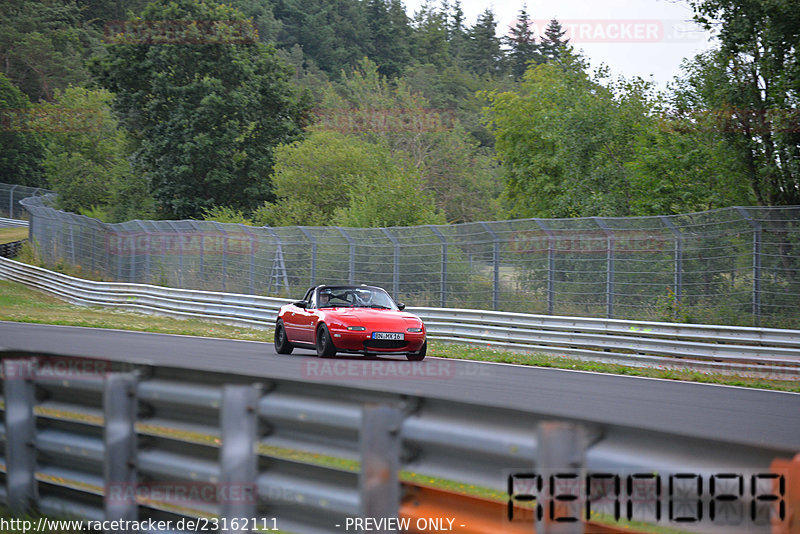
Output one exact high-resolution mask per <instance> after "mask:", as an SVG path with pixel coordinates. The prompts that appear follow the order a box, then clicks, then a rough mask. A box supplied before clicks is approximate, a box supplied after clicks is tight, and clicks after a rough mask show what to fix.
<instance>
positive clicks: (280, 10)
mask: <svg viewBox="0 0 800 534" xmlns="http://www.w3.org/2000/svg"><path fill="white" fill-rule="evenodd" d="M273 11H274V14H275V17H276V18H277V19H278V20H279V21H280V22H281V31H280V33H279V34H278V44H279V45H280V46H281V47H282V48H291V47H292V46H294V45H296V44H297V45H300V46H301V47H302V48H303V52H304V53H305V54H306V56H307V57H309V58H311V59H312V60H313V61H314V63H315V64H316V65H318V66H319V68H320V69H322V70H323V71H324V72H326V73H328V74H329V75H330V76H331V77H333V78H336V77H338V76H339V74H340V73H341V71H342V70H349V69H350V68H351V67H352V66H353V65H355V64H356V62H358V60H360V59H361V58H362V57H364V56H366V55H368V54H369V41H370V35H369V24H368V20H367V12H366V9H365V6H364V4H363V3H362V2H360V1H358V0H276V1H275V3H274V8H273Z"/></svg>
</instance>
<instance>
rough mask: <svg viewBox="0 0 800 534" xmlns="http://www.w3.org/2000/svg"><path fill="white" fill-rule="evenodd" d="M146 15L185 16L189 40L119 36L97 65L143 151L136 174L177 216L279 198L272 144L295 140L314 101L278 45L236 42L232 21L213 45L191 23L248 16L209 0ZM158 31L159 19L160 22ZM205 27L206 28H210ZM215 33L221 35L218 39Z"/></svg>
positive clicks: (179, 1) (182, 1)
mask: <svg viewBox="0 0 800 534" xmlns="http://www.w3.org/2000/svg"><path fill="white" fill-rule="evenodd" d="M138 20H140V21H142V24H143V25H144V27H147V26H146V24H147V22H146V21H165V20H168V21H186V23H185V25H184V29H185V31H186V32H187V34H186V36H187V42H186V43H185V44H158V42H157V41H158V39H159V38H160V37H161V36H160V35H159V34H155V35H154V36H153V39H154V42H153V43H152V44H140V43H139V42H133V43H126V42H125V36H124V35H120V36H118V37H116V40H115V41H114V44H110V45H109V46H108V47H107V54H106V55H105V56H104V57H101V58H100V59H99V60H97V61H96V62H95V63H94V70H95V73H96V76H97V78H98V81H99V82H100V83H101V84H102V85H103V86H104V87H105V88H107V89H108V90H110V91H112V92H114V93H115V99H114V110H115V111H116V113H117V115H118V117H119V120H120V123H121V124H122V125H123V126H124V127H125V128H126V129H127V130H128V132H129V133H130V135H131V136H133V137H134V138H135V139H136V141H137V143H138V148H137V150H136V152H135V153H134V155H133V159H132V161H133V167H134V172H137V173H140V174H141V175H142V176H144V177H145V178H146V180H147V181H148V183H149V184H150V187H151V191H152V194H153V197H154V198H155V200H156V203H157V208H158V209H159V211H160V213H161V214H162V215H163V216H167V217H172V218H186V217H198V216H200V215H201V214H202V212H203V210H204V209H207V208H210V207H213V206H229V207H231V208H234V209H240V210H245V211H247V210H251V209H254V208H255V207H256V206H258V205H259V204H261V203H263V202H264V200H269V199H271V198H274V197H273V194H272V186H271V184H270V181H269V176H270V174H271V172H272V165H273V148H274V147H275V146H276V145H278V144H280V143H286V142H290V141H292V140H293V139H296V138H297V137H298V136H299V135H300V133H301V130H300V121H301V119H302V117H303V114H304V110H305V109H306V103H305V101H304V99H303V98H301V97H300V96H299V95H298V94H297V93H296V91H295V90H294V89H293V88H292V86H291V84H290V82H289V80H290V77H291V72H290V71H289V69H288V68H287V67H286V66H285V65H284V64H282V63H280V62H279V61H278V60H277V59H276V57H275V51H274V49H273V48H272V47H270V46H267V45H264V44H262V43H259V42H251V43H245V44H237V43H229V42H227V41H226V38H225V35H226V34H225V32H226V31H233V29H235V28H236V26H234V27H233V28H232V27H231V26H229V25H228V23H227V22H220V23H219V24H218V25H217V26H215V27H214V31H215V32H217V33H214V34H213V35H211V37H210V39H211V42H210V43H208V44H206V42H205V41H204V39H205V38H204V37H203V35H202V34H201V33H200V30H201V29H202V30H203V31H208V30H207V27H208V23H207V22H204V23H203V24H204V26H200V25H197V24H195V23H194V22H193V21H241V20H244V19H243V17H242V15H241V13H239V12H238V11H236V10H234V9H232V8H230V7H228V6H224V5H217V4H210V3H205V2H204V1H202V0H176V1H174V2H171V3H170V4H168V5H158V4H150V5H148V7H147V8H146V9H145V10H144V12H143V19H138ZM150 27H151V28H154V30H153V31H155V30H158V28H159V25H158V23H157V22H156V23H153V24H152V25H151V26H150ZM204 28H205V29H204ZM215 36H221V37H219V38H217V40H216V41H215V40H214V38H215Z"/></svg>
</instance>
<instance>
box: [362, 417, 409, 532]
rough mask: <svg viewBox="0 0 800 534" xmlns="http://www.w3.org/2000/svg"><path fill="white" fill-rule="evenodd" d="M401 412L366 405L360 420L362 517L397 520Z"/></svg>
mask: <svg viewBox="0 0 800 534" xmlns="http://www.w3.org/2000/svg"><path fill="white" fill-rule="evenodd" d="M402 422H403V412H402V410H401V409H400V407H399V406H396V405H392V404H377V403H367V404H366V405H365V406H364V410H363V412H362V416H361V436H360V448H361V474H360V477H359V491H360V495H361V514H360V515H361V516H362V517H397V512H398V510H399V507H400V481H399V480H398V472H399V470H400V452H401V440H400V427H401V424H402Z"/></svg>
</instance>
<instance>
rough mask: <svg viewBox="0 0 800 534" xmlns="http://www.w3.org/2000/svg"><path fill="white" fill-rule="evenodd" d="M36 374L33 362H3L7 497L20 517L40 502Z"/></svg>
mask: <svg viewBox="0 0 800 534" xmlns="http://www.w3.org/2000/svg"><path fill="white" fill-rule="evenodd" d="M35 373H36V360H34V359H26V360H3V396H4V400H5V441H6V447H5V449H6V451H5V455H6V458H5V460H6V496H7V504H8V507H9V509H10V510H11V511H12V512H14V513H15V514H18V515H22V514H24V513H26V512H28V511H29V510H30V509H31V508H32V507H33V505H34V503H35V502H36V500H37V486H36V419H35V417H34V415H33V407H34V404H35V403H36V396H35V393H36V390H35V386H34V383H33V379H34V375H35Z"/></svg>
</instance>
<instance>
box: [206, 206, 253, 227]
mask: <svg viewBox="0 0 800 534" xmlns="http://www.w3.org/2000/svg"><path fill="white" fill-rule="evenodd" d="M203 220H204V221H215V222H218V223H237V224H244V225H247V226H253V221H252V220H251V219H250V218H249V217H247V216H245V214H244V213H242V212H241V211H239V210H235V209H233V208H229V207H227V206H216V207H214V208H210V209H206V210H205V211H204V212H203Z"/></svg>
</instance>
